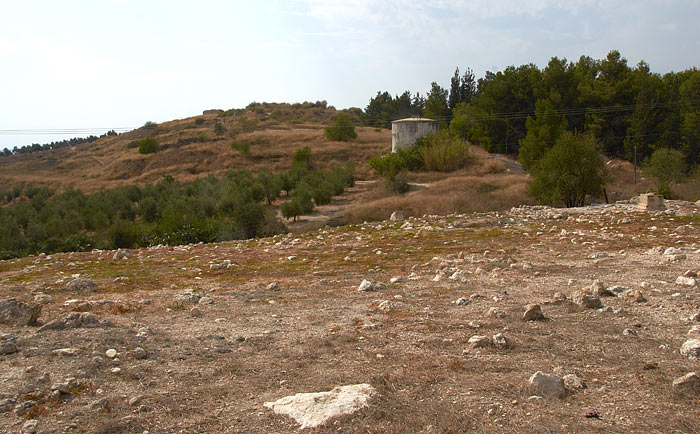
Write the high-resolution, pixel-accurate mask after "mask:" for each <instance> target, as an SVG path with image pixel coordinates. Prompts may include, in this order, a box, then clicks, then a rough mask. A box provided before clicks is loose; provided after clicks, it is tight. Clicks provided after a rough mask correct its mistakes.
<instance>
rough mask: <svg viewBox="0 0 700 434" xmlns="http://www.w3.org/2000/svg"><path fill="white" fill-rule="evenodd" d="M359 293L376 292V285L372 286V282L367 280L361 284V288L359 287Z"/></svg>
mask: <svg viewBox="0 0 700 434" xmlns="http://www.w3.org/2000/svg"><path fill="white" fill-rule="evenodd" d="M357 290H358V291H373V290H374V285H372V282H370V281H369V280H367V279H364V280H363V281H362V283H360V286H358V287H357Z"/></svg>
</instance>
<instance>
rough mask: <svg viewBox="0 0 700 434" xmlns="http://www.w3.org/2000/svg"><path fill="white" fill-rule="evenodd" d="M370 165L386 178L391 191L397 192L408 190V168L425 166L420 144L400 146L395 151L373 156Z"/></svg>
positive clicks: (401, 192) (414, 168)
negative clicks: (407, 146)
mask: <svg viewBox="0 0 700 434" xmlns="http://www.w3.org/2000/svg"><path fill="white" fill-rule="evenodd" d="M369 165H370V167H371V168H372V169H374V171H375V172H377V173H378V174H379V175H380V176H382V177H383V178H384V180H385V181H386V186H387V189H388V190H389V191H392V192H394V193H396V194H403V193H406V192H408V190H409V185H408V176H407V174H406V171H408V170H421V169H423V168H424V167H425V164H424V163H423V157H422V156H421V153H420V148H419V147H418V146H412V147H409V148H400V149H398V150H397V151H396V152H394V153H390V154H386V155H383V156H381V157H373V158H371V159H370V160H369Z"/></svg>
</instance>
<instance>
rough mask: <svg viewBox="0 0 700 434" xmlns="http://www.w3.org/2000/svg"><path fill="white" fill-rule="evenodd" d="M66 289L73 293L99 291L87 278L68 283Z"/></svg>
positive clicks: (79, 278)
mask: <svg viewBox="0 0 700 434" xmlns="http://www.w3.org/2000/svg"><path fill="white" fill-rule="evenodd" d="M66 287H67V288H68V289H70V290H71V291H75V292H95V291H97V290H98V289H99V287H98V286H97V284H96V283H95V282H93V281H92V279H89V278H87V277H78V278H76V279H73V280H71V281H70V282H68V284H67V285H66Z"/></svg>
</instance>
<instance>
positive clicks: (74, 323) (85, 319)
mask: <svg viewBox="0 0 700 434" xmlns="http://www.w3.org/2000/svg"><path fill="white" fill-rule="evenodd" d="M109 326H111V324H110V323H109V322H108V321H100V319H99V318H98V317H97V315H95V314H94V313H91V312H71V313H69V314H68V315H67V316H65V317H63V318H58V319H55V320H53V321H51V322H48V323H46V324H44V325H43V326H42V327H40V328H39V330H37V333H41V332H44V331H46V330H66V329H76V328H95V327H109Z"/></svg>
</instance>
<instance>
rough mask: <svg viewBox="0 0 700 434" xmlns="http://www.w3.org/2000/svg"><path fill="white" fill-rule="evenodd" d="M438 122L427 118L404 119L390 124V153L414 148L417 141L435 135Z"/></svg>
mask: <svg viewBox="0 0 700 434" xmlns="http://www.w3.org/2000/svg"><path fill="white" fill-rule="evenodd" d="M438 129H439V124H438V121H435V120H432V119H427V118H406V119H399V120H397V121H393V122H391V152H396V151H397V150H398V149H401V148H410V147H411V146H414V145H415V144H416V142H417V141H418V139H420V138H423V137H425V136H427V135H428V134H429V133H431V132H435V133H437V132H438Z"/></svg>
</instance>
